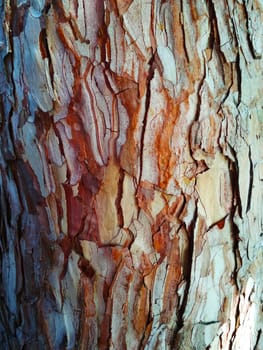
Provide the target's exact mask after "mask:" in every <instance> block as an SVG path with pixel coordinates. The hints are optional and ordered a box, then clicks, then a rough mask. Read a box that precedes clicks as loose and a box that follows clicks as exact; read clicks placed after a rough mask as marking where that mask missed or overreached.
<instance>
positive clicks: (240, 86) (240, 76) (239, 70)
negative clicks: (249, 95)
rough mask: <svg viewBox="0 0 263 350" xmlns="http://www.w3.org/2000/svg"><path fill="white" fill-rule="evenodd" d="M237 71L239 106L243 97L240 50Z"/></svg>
mask: <svg viewBox="0 0 263 350" xmlns="http://www.w3.org/2000/svg"><path fill="white" fill-rule="evenodd" d="M236 73H237V90H238V100H237V105H238V106H239V105H240V103H241V99H242V71H241V66H240V52H238V53H237V58H236Z"/></svg>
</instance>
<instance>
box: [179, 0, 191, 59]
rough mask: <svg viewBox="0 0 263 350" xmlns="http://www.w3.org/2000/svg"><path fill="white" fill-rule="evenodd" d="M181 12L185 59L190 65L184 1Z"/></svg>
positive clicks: (182, 1)
mask: <svg viewBox="0 0 263 350" xmlns="http://www.w3.org/2000/svg"><path fill="white" fill-rule="evenodd" d="M180 5H181V6H180V7H181V12H180V23H181V28H182V35H183V47H184V52H185V57H186V61H187V63H190V59H189V55H188V51H187V46H186V34H185V28H184V0H181V4H180Z"/></svg>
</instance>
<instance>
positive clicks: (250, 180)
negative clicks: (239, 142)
mask: <svg viewBox="0 0 263 350" xmlns="http://www.w3.org/2000/svg"><path fill="white" fill-rule="evenodd" d="M248 159H249V188H248V197H247V208H246V213H248V212H249V210H250V207H251V196H252V187H253V179H254V174H253V162H252V159H251V148H250V146H249V151H248Z"/></svg>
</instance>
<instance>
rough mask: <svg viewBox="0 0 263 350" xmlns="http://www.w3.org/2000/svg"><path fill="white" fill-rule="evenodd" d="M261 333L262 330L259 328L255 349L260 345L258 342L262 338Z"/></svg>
mask: <svg viewBox="0 0 263 350" xmlns="http://www.w3.org/2000/svg"><path fill="white" fill-rule="evenodd" d="M261 334H262V330H261V329H259V330H258V334H257V340H256V343H255V346H254V348H253V350H257V347H258V343H259V339H260V337H261Z"/></svg>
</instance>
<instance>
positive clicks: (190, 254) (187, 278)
mask: <svg viewBox="0 0 263 350" xmlns="http://www.w3.org/2000/svg"><path fill="white" fill-rule="evenodd" d="M197 215H198V214H197V202H196V207H195V212H194V215H193V220H192V222H191V224H190V227H189V229H188V230H187V232H188V239H189V248H188V259H189V268H188V271H187V274H186V275H185V276H184V278H185V282H186V286H185V291H184V296H183V301H182V304H181V307H180V308H178V310H177V325H176V327H175V330H174V336H173V340H172V345H173V347H174V348H176V349H177V347H178V345H179V344H178V341H179V339H178V333H179V331H180V330H181V329H182V328H183V326H184V312H185V310H186V306H187V301H188V297H189V291H190V285H191V275H192V267H193V259H194V256H193V253H194V231H195V227H196V220H197Z"/></svg>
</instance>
